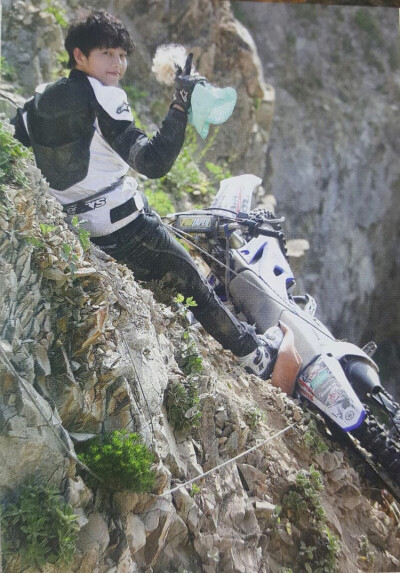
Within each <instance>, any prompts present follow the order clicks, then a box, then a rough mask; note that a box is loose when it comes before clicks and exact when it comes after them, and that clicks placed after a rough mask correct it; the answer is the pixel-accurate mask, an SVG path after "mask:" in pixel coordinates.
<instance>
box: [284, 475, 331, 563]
mask: <svg viewBox="0 0 400 573" xmlns="http://www.w3.org/2000/svg"><path fill="white" fill-rule="evenodd" d="M323 489H324V484H323V481H322V476H321V474H320V473H319V472H318V471H317V470H316V469H315V468H314V467H312V466H311V468H310V471H308V472H307V471H304V470H301V471H299V472H298V473H297V475H296V483H295V485H294V486H292V487H290V488H289V491H288V493H287V494H286V495H285V497H284V498H283V504H282V515H283V516H285V517H286V518H288V519H289V520H290V521H291V522H292V523H294V524H295V525H296V526H297V528H298V529H299V530H300V532H302V533H303V536H304V538H303V539H301V540H300V545H299V555H298V558H299V568H300V569H299V570H301V571H306V572H307V573H335V572H336V571H338V569H337V559H338V557H339V553H340V545H339V540H338V539H337V537H336V536H335V535H334V534H333V533H332V532H331V530H330V529H329V527H328V526H327V524H326V515H325V511H324V508H323V507H322V505H321V500H320V495H321V492H322V491H323ZM286 526H287V523H286ZM286 528H287V527H286ZM305 539H306V540H307V542H305Z"/></svg>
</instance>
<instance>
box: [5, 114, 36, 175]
mask: <svg viewBox="0 0 400 573" xmlns="http://www.w3.org/2000/svg"><path fill="white" fill-rule="evenodd" d="M28 156H29V151H28V150H27V149H26V147H24V146H23V145H22V144H21V143H20V142H19V141H17V140H16V139H14V137H13V134H12V132H11V127H10V126H9V125H7V124H6V123H3V122H2V121H1V117H0V184H9V183H11V182H12V181H15V182H16V183H18V184H20V185H25V184H26V178H25V176H24V174H23V173H22V170H21V169H20V160H21V159H22V158H25V157H28Z"/></svg>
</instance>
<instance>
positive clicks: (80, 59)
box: [72, 48, 87, 65]
mask: <svg viewBox="0 0 400 573" xmlns="http://www.w3.org/2000/svg"><path fill="white" fill-rule="evenodd" d="M72 53H73V55H74V58H75V62H76V63H77V64H78V65H79V64H83V63H85V61H86V60H87V58H86V56H85V54H84V53H83V52H82V50H81V49H80V48H74V49H73V51H72Z"/></svg>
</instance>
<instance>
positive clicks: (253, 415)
mask: <svg viewBox="0 0 400 573" xmlns="http://www.w3.org/2000/svg"><path fill="white" fill-rule="evenodd" d="M244 414H245V417H246V420H247V424H248V426H249V428H250V429H251V430H255V429H256V428H257V426H258V424H259V423H260V422H265V420H266V415H265V412H263V410H260V408H257V407H256V406H249V407H248V408H246V410H245V413H244Z"/></svg>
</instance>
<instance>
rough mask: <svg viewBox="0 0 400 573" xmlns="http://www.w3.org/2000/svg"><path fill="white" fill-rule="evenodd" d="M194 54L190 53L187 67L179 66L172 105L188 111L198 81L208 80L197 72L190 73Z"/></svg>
mask: <svg viewBox="0 0 400 573" xmlns="http://www.w3.org/2000/svg"><path fill="white" fill-rule="evenodd" d="M192 60H193V54H189V55H188V57H187V59H186V63H185V67H184V69H183V70H182V68H178V71H177V72H176V78H175V93H174V97H173V100H172V104H171V107H176V108H178V109H181V110H182V111H185V112H188V111H189V109H190V105H191V97H192V93H193V90H194V87H195V85H196V84H198V83H204V82H206V81H207V80H206V78H203V77H202V76H200V75H198V74H196V75H190V72H191V69H192Z"/></svg>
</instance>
